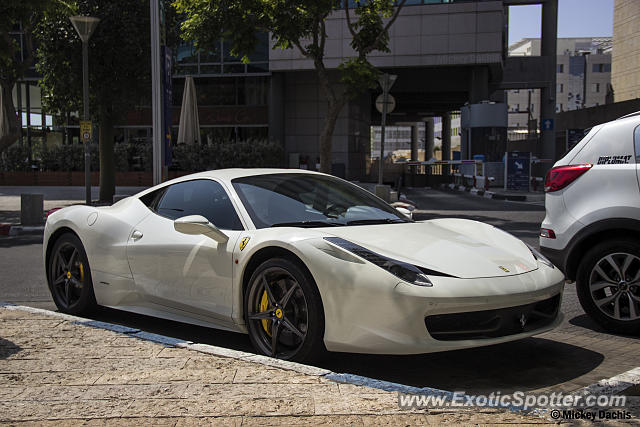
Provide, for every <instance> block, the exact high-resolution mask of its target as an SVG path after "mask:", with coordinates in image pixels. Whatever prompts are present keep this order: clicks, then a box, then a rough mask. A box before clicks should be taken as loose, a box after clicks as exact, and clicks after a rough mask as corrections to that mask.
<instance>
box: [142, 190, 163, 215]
mask: <svg viewBox="0 0 640 427" xmlns="http://www.w3.org/2000/svg"><path fill="white" fill-rule="evenodd" d="M165 190H166V188H165V187H162V188H161V189H159V190H156V191H152V192H151V193H147V194H145V195H144V196H141V197H140V201H141V202H142V203H144V204H145V205H146V206H147V207H148V208H149V209H151V210H154V209H155V207H156V203H158V199H160V197H161V196H162V194H163V193H164V192H165Z"/></svg>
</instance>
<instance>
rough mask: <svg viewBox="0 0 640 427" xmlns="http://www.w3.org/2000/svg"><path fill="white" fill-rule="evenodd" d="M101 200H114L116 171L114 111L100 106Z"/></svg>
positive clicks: (109, 201)
mask: <svg viewBox="0 0 640 427" xmlns="http://www.w3.org/2000/svg"><path fill="white" fill-rule="evenodd" d="M99 134H100V202H108V203H111V202H113V195H114V194H115V193H116V171H115V162H114V156H113V112H112V111H111V108H110V107H105V106H101V107H100V131H99Z"/></svg>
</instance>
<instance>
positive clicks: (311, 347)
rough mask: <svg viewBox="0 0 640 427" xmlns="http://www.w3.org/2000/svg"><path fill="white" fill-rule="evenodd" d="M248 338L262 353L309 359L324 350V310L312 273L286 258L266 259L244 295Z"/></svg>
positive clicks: (294, 358) (290, 358) (252, 276)
mask: <svg viewBox="0 0 640 427" xmlns="http://www.w3.org/2000/svg"><path fill="white" fill-rule="evenodd" d="M244 313H245V322H246V324H247V329H248V331H249V339H250V340H251V344H253V346H254V348H255V349H256V350H257V351H258V352H259V353H261V354H264V355H267V356H271V357H275V358H278V359H284V360H293V361H298V362H300V361H310V360H316V359H318V358H320V357H321V356H322V355H323V354H324V352H325V347H324V342H323V339H324V312H323V308H322V301H321V299H320V294H319V292H318V289H317V288H316V285H315V282H314V281H313V278H312V277H311V276H310V274H309V273H308V272H307V271H306V269H304V268H303V267H302V266H301V265H300V264H299V263H297V262H293V261H291V260H289V259H285V258H273V259H270V260H268V261H265V262H263V263H262V264H260V266H258V268H257V269H256V270H255V271H254V272H253V274H252V275H251V278H250V279H249V284H248V286H247V289H246V290H245V294H244Z"/></svg>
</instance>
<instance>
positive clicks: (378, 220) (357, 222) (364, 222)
mask: <svg viewBox="0 0 640 427" xmlns="http://www.w3.org/2000/svg"><path fill="white" fill-rule="evenodd" d="M405 222H413V221H411V220H409V219H406V220H405V219H400V218H398V219H393V218H371V219H354V220H353V221H347V225H369V224H400V223H405Z"/></svg>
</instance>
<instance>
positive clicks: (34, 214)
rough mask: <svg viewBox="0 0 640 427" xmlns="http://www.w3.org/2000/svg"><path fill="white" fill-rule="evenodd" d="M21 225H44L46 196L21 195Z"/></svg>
mask: <svg viewBox="0 0 640 427" xmlns="http://www.w3.org/2000/svg"><path fill="white" fill-rule="evenodd" d="M20 223H21V224H22V225H42V224H44V196H43V195H42V194H20Z"/></svg>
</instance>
